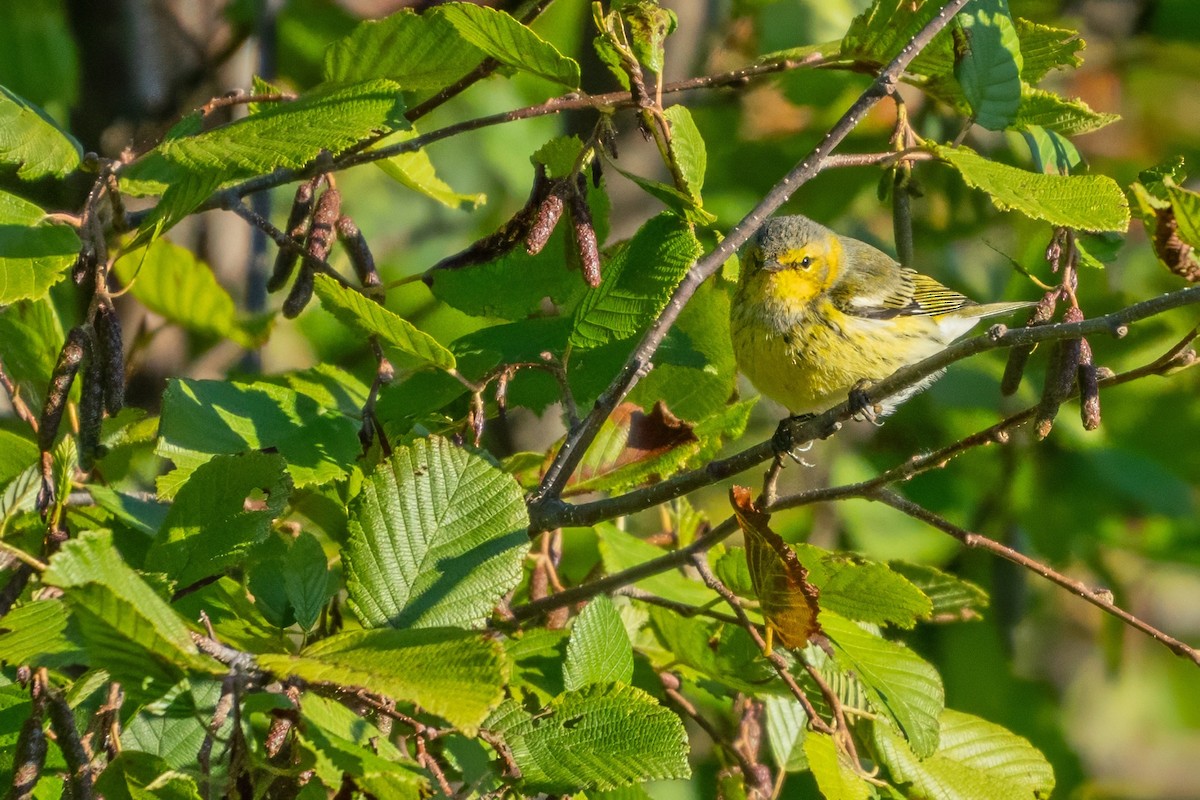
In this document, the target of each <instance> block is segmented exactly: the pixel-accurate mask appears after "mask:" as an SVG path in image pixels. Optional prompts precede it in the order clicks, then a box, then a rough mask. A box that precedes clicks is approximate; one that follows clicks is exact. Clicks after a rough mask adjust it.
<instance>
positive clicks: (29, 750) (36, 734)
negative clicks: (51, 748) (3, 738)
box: [8, 697, 46, 800]
mask: <svg viewBox="0 0 1200 800" xmlns="http://www.w3.org/2000/svg"><path fill="white" fill-rule="evenodd" d="M44 707H45V700H44V699H43V698H42V697H34V700H33V708H32V710H31V711H30V712H29V717H28V718H27V719H26V720H25V722H24V724H22V725H21V732H20V733H18V734H17V742H16V746H15V747H14V748H13V751H12V755H13V762H12V787H11V788H10V789H9V792H8V797H9V798H12V800H28V799H29V798H32V797H33V790H34V787H36V786H37V782H38V779H39V778H40V777H41V776H42V768H43V767H44V766H45V764H46V733H45V731H43V730H42V717H43V713H44Z"/></svg>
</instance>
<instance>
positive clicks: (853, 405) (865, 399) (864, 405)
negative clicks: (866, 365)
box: [847, 379, 883, 427]
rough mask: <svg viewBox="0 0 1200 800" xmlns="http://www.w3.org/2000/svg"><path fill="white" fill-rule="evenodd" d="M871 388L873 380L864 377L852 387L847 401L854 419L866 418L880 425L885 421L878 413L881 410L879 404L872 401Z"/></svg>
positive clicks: (873, 423) (875, 424)
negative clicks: (869, 391)
mask: <svg viewBox="0 0 1200 800" xmlns="http://www.w3.org/2000/svg"><path fill="white" fill-rule="evenodd" d="M870 388H871V381H869V380H866V379H863V380H861V381H859V382H858V383H856V384H854V386H853V387H852V388H851V389H850V397H849V398H848V400H847V402H848V404H849V406H850V414H851V416H852V417H854V419H865V420H866V421H867V422H869V423H871V424H872V425H874V426H876V427H879V426H880V425H882V424H883V423H882V422H881V421H880V420H879V417H878V414H879V412H880V410H881V407H880V406H879V404H877V403H874V402H872V401H871V395H870V394H869V393H868V390H869V389H870Z"/></svg>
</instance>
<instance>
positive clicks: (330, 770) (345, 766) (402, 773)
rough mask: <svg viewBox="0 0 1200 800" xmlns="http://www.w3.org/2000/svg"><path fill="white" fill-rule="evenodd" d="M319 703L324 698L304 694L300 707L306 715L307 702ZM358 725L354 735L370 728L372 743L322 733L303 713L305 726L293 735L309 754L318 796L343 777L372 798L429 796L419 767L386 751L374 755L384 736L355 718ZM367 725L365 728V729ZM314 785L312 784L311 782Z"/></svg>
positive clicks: (411, 799) (415, 799)
mask: <svg viewBox="0 0 1200 800" xmlns="http://www.w3.org/2000/svg"><path fill="white" fill-rule="evenodd" d="M313 700H315V701H322V700H324V698H320V697H316V696H314V695H311V694H310V695H305V696H304V699H303V700H302V702H301V708H302V709H303V710H304V711H305V712H307V709H308V705H309V703H310V701H313ZM357 719H358V721H359V722H360V723H363V724H360V725H359V726H358V728H357V730H352V731H349V732H351V733H358V731H361V730H363V729H373V730H374V732H375V734H376V736H377V737H378V738H377V739H375V740H374V741H372V742H360V741H357V739H359V738H360V737H359V736H355V737H354V738H350V737H346V736H339V735H337V734H332V733H330V732H328V731H327V730H325V729H324V728H323V727H322V726H320V725H316V724H314V723H313V722H312V721H311V718H310V717H309V715H308V714H307V713H305V714H304V721H305V725H304V728H303V730H302V731H301V732H298V733H297V739H298V742H299V744H300V746H301V747H303V748H304V749H305V750H307V751H309V752H310V753H311V757H312V760H313V771H314V772H315V773H316V778H317V779H318V780H319V781H320V783H321V784H324V788H323V789H322V790H321V792H320V794H319V795H318V796H319V797H325V796H326V795H327V794H328V792H329V791H333V790H334V789H335V787H341V786H342V784H343V782H344V780H345V776H346V775H353V776H354V784H355V786H356V787H357V788H358V789H359V790H360V791H362V792H363V793H364V794H369V795H370V796H372V797H381V798H382V797H386V798H397V800H422V798H426V797H429V795H430V794H431V792H430V787H429V779H428V777H426V775H425V774H424V773H423V771H422V770H421V768H420V766H419V765H418V764H417V763H416V762H413V761H411V760H409V759H407V758H404V757H403V756H401V755H400V754H399V753H398V752H395V748H390V749H391V750H392V753H393V754H391V755H390V757H383V755H382V754H381V753H380V752H378V748H377V746H376V742H387V738H386V735H385V734H383V733H382V732H380V731H379V729H378V728H375V726H374V725H370V723H367V722H365V720H362V719H361V718H357ZM368 726H369V728H368ZM313 783H316V781H313Z"/></svg>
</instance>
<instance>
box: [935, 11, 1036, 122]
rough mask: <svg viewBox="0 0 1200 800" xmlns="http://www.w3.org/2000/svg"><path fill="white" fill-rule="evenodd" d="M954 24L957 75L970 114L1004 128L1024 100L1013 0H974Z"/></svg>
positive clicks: (955, 72) (980, 120) (978, 119)
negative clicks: (1011, 10)
mask: <svg viewBox="0 0 1200 800" xmlns="http://www.w3.org/2000/svg"><path fill="white" fill-rule="evenodd" d="M952 24H953V26H954V27H953V35H954V49H955V59H954V60H955V64H954V77H955V78H957V79H958V83H959V86H961V87H962V91H963V95H964V96H965V97H966V99H967V104H968V105H969V106H970V107H971V116H972V117H973V118H974V120H975V122H976V123H977V124H978V125H980V126H982V127H984V128H987V129H988V130H991V131H999V130H1003V129H1004V128H1006V127H1008V125H1009V123H1011V122H1012V120H1013V118H1014V117H1015V116H1016V114H1017V108H1018V107H1019V106H1020V104H1021V66H1022V59H1021V44H1020V42H1019V41H1018V39H1017V29H1016V26H1015V25H1013V20H1012V16H1011V14H1010V13H1009V10H1008V0H975V2H973V3H971V4H970V5H969V6H967V7H966V8H964V9H963V10H962V11H960V12H959V13H958V14H957V15H955V17H954V22H953V23H952Z"/></svg>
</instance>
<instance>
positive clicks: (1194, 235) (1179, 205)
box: [1163, 178, 1200, 248]
mask: <svg viewBox="0 0 1200 800" xmlns="http://www.w3.org/2000/svg"><path fill="white" fill-rule="evenodd" d="M1163 186H1165V187H1166V190H1167V199H1168V200H1170V201H1171V208H1172V210H1174V212H1175V224H1176V225H1177V228H1176V231H1177V232H1178V233H1179V238H1180V239H1182V240H1183V241H1184V242H1185V243H1187V244H1190V245H1191V246H1192V247H1197V248H1200V193H1197V192H1193V191H1192V190H1190V189H1184V188H1183V187H1182V186H1178V185H1176V183H1175V182H1174V181H1173V180H1171V179H1170V178H1167V179H1166V180H1164V181H1163Z"/></svg>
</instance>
